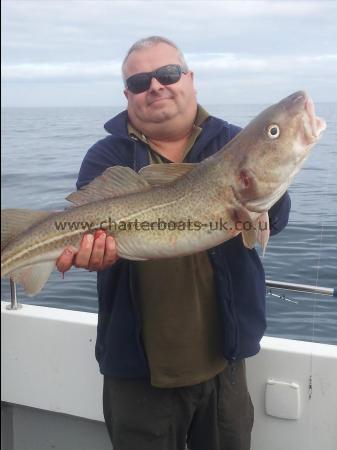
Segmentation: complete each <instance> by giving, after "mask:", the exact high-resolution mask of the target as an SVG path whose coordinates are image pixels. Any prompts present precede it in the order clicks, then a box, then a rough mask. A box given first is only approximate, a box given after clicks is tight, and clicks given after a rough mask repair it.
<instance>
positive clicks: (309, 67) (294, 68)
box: [1, 53, 337, 82]
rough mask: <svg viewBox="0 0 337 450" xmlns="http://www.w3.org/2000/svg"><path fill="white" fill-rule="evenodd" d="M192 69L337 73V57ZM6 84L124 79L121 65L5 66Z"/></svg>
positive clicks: (243, 59) (206, 62)
mask: <svg viewBox="0 0 337 450" xmlns="http://www.w3.org/2000/svg"><path fill="white" fill-rule="evenodd" d="M186 59H187V61H188V62H189V66H190V68H191V69H192V70H194V71H195V72H196V73H197V75H198V76H201V77H203V76H206V75H209V73H211V74H212V77H214V78H215V77H219V76H223V75H230V74H232V73H238V72H240V73H242V74H243V75H248V74H252V73H255V74H266V73H269V74H278V73H280V72H284V73H289V72H290V73H303V74H305V73H307V74H308V75H310V74H313V73H317V71H318V72H320V73H321V74H327V73H334V74H336V73H337V54H327V55H324V54H322V55H296V56H294V55H286V56H270V57H268V58H266V57H264V58H261V57H258V56H250V55H240V54H233V53H206V54H195V53H194V54H186ZM1 74H2V77H3V80H4V81H9V82H12V81H33V82H35V81H50V82H55V81H61V82H62V81H67V80H78V81H81V80H89V79H92V80H97V79H114V78H118V79H120V77H121V61H93V62H85V63H84V62H73V63H69V62H64V63H54V64H53V63H36V64H34V63H31V64H27V63H24V64H4V65H3V67H2V72H1Z"/></svg>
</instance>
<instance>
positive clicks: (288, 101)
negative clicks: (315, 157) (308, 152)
mask: <svg viewBox="0 0 337 450" xmlns="http://www.w3.org/2000/svg"><path fill="white" fill-rule="evenodd" d="M284 103H285V107H286V110H287V111H288V113H290V114H291V115H292V114H294V115H297V114H301V115H302V117H303V131H304V139H303V143H304V144H306V145H309V144H313V143H315V142H316V141H317V140H318V139H319V137H320V135H321V133H322V131H324V130H325V128H326V122H325V120H324V119H322V118H321V117H318V116H316V113H315V106H314V102H313V101H312V99H311V97H309V95H308V94H307V93H306V92H305V91H297V92H295V93H294V94H291V95H289V97H287V98H285V99H284Z"/></svg>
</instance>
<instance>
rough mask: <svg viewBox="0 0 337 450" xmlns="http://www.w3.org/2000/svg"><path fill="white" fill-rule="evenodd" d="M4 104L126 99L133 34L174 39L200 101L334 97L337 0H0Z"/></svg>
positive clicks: (336, 94)
mask: <svg viewBox="0 0 337 450" xmlns="http://www.w3.org/2000/svg"><path fill="white" fill-rule="evenodd" d="M1 9H2V18H1V23H2V105H3V106H99V105H102V106H110V105H112V106H119V105H124V104H125V100H124V97H123V94H122V90H123V84H122V82H121V77H120V65H121V61H122V59H123V57H124V54H125V53H126V51H127V50H128V48H129V47H130V45H132V43H133V42H134V41H135V40H137V39H139V38H141V37H145V36H149V35H153V34H157V35H162V36H166V37H168V38H170V39H172V40H174V41H175V42H176V43H177V44H178V46H179V47H180V48H181V49H182V51H183V52H184V53H185V55H186V59H187V62H188V63H189V66H190V68H191V70H193V71H194V72H195V79H196V86H197V90H198V97H199V101H200V102H201V103H204V104H223V103H268V102H271V101H274V100H278V99H280V98H281V97H283V96H285V95H287V94H290V93H291V92H293V91H295V90H298V89H306V90H307V91H308V92H309V93H310V94H311V95H312V97H313V98H314V100H315V101H334V102H336V101H337V26H336V23H337V1H334V0H331V1H314V2H310V1H284V0H283V1H250V0H247V1H225V0H223V1H221V0H218V1H192V0H191V1H156V0H153V1H151V0H148V1H113V0H110V1H109V0H105V1H100V0H90V1H89V0H88V1H82V0H81V1H77V0H68V1H61V0H60V1H55V0H44V1H43V0H40V1H29V0H2V1H1Z"/></svg>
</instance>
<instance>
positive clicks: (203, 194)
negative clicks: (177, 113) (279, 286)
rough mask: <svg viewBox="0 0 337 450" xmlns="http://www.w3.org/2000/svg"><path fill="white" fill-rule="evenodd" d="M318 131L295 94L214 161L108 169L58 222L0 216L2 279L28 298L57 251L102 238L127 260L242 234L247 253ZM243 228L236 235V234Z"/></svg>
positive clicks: (30, 215)
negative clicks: (102, 234)
mask: <svg viewBox="0 0 337 450" xmlns="http://www.w3.org/2000/svg"><path fill="white" fill-rule="evenodd" d="M325 127H326V125H325V122H324V120H323V119H320V118H318V117H317V116H316V115H315V110H314V104H313V102H312V100H311V99H310V97H308V95H307V94H306V93H305V92H303V91H298V92H295V93H294V94H292V95H290V96H288V97H286V98H285V99H283V100H281V101H280V102H279V103H277V104H275V105H272V106H270V107H269V108H267V109H265V110H264V111H262V112H261V113H260V114H259V115H258V116H257V117H255V118H254V119H253V120H252V121H251V122H250V123H249V124H248V125H247V126H246V127H245V128H244V129H243V130H242V131H241V132H240V133H238V134H237V135H236V136H235V138H234V139H232V140H231V141H230V142H229V143H228V144H227V145H226V146H225V147H223V148H222V149H221V150H219V151H218V152H217V153H215V154H214V155H213V156H211V157H209V158H207V159H205V160H203V161H202V162H200V163H196V164H187V163H182V164H175V163H172V164H158V165H151V166H147V167H145V168H143V169H142V170H141V171H140V172H139V173H136V172H134V171H133V170H132V169H130V168H128V167H121V166H115V167H111V168H109V169H107V170H106V171H105V172H104V173H103V174H102V175H101V176H99V177H97V178H96V179H95V180H93V181H92V182H91V183H90V184H88V185H87V186H85V187H84V188H83V189H81V190H79V191H77V192H74V193H72V194H70V195H69V196H68V197H67V199H68V200H69V201H70V202H72V203H73V206H72V207H70V208H68V209H66V210H64V211H59V212H45V211H32V210H21V209H7V210H3V211H2V230H1V234H2V238H1V248H2V256H1V272H2V275H1V276H2V277H6V276H7V277H11V278H12V279H13V280H14V281H16V282H18V283H20V284H22V285H23V287H24V289H25V291H26V293H27V294H28V295H35V294H36V293H38V292H39V291H40V290H41V289H42V287H43V286H44V284H45V283H46V282H47V280H48V278H49V276H50V273H51V271H52V270H53V267H54V266H55V262H56V260H57V258H58V257H59V256H60V255H61V253H62V252H63V250H64V248H65V247H67V246H74V247H76V248H79V244H80V242H81V239H82V237H83V235H84V234H85V233H88V232H94V231H95V230H98V229H102V228H103V229H105V230H106V232H107V234H110V235H112V236H113V237H114V238H115V240H116V246H117V252H118V255H119V256H120V257H122V258H126V259H130V260H147V259H159V258H169V257H174V256H183V255H188V254H192V253H196V252H200V251H203V250H206V249H208V248H211V247H214V246H216V245H218V244H220V243H222V242H224V241H226V240H228V239H231V238H232V237H234V236H237V235H238V234H240V233H241V235H242V240H243V243H244V245H245V246H246V247H248V248H252V247H253V246H254V245H255V244H256V242H257V241H258V242H260V244H261V245H262V247H263V249H265V247H266V245H267V242H268V238H269V220H268V210H269V209H270V208H271V206H273V205H274V204H275V203H276V202H277V200H279V199H280V197H281V196H282V195H283V194H284V193H285V192H286V190H287V188H288V186H289V184H290V182H291V180H292V178H293V177H294V175H295V174H296V173H297V172H298V171H299V170H300V168H301V166H302V164H303V162H304V161H305V160H306V158H307V156H308V154H309V152H310V149H311V148H312V147H313V145H314V144H315V143H316V142H317V140H318V138H319V136H320V134H321V132H322V131H323V130H324V129H325ZM240 224H241V225H240Z"/></svg>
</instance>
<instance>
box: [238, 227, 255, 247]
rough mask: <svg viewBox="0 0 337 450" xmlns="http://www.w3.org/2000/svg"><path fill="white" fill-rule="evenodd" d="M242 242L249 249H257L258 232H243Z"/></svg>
mask: <svg viewBox="0 0 337 450" xmlns="http://www.w3.org/2000/svg"><path fill="white" fill-rule="evenodd" d="M241 234H242V241H243V245H244V246H245V247H247V248H253V247H255V244H256V241H257V232H256V230H254V229H253V228H251V229H250V230H242V231H241Z"/></svg>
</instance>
